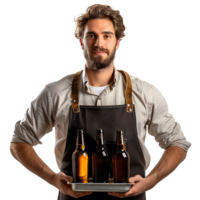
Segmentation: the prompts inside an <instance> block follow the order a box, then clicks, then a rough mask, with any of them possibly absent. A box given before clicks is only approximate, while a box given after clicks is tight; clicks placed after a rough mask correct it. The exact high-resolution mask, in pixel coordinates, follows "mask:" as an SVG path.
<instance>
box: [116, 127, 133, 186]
mask: <svg viewBox="0 0 200 200" xmlns="http://www.w3.org/2000/svg"><path fill="white" fill-rule="evenodd" d="M116 145H117V146H116V151H115V154H114V155H113V156H112V168H113V179H114V182H115V183H127V182H128V179H129V177H130V157H129V154H128V153H127V151H126V149H125V142H124V135H123V131H122V130H120V131H117V142H116Z"/></svg>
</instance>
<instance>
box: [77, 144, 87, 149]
mask: <svg viewBox="0 0 200 200" xmlns="http://www.w3.org/2000/svg"><path fill="white" fill-rule="evenodd" d="M76 150H85V145H82V144H77V145H76Z"/></svg>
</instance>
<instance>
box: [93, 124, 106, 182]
mask: <svg viewBox="0 0 200 200" xmlns="http://www.w3.org/2000/svg"><path fill="white" fill-rule="evenodd" d="M96 134H97V135H96V150H95V152H94V153H93V154H92V177H93V182H95V183H106V182H107V180H108V153H107V151H106V150H105V147H104V141H103V129H101V128H99V129H97V133H96Z"/></svg>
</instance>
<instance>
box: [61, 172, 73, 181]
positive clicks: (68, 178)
mask: <svg viewBox="0 0 200 200" xmlns="http://www.w3.org/2000/svg"><path fill="white" fill-rule="evenodd" d="M61 178H62V179H63V180H65V181H67V182H73V177H71V176H67V175H66V174H64V173H62V174H61Z"/></svg>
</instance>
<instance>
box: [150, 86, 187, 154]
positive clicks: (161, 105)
mask: <svg viewBox="0 0 200 200" xmlns="http://www.w3.org/2000/svg"><path fill="white" fill-rule="evenodd" d="M148 132H149V134H150V135H152V136H154V137H155V140H156V141H157V142H159V146H160V147H161V148H163V149H166V148H168V147H169V146H178V147H180V148H182V149H184V150H185V151H187V150H188V149H189V147H190V146H191V143H190V142H188V141H187V140H186V138H185V136H184V134H183V132H182V130H181V126H180V124H179V123H178V122H176V121H175V119H174V117H173V116H172V115H171V114H170V113H169V112H168V105H167V102H166V100H165V98H164V97H163V95H162V94H161V93H160V91H159V90H158V89H157V88H155V87H153V100H152V110H151V119H150V121H149V124H148Z"/></svg>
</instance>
